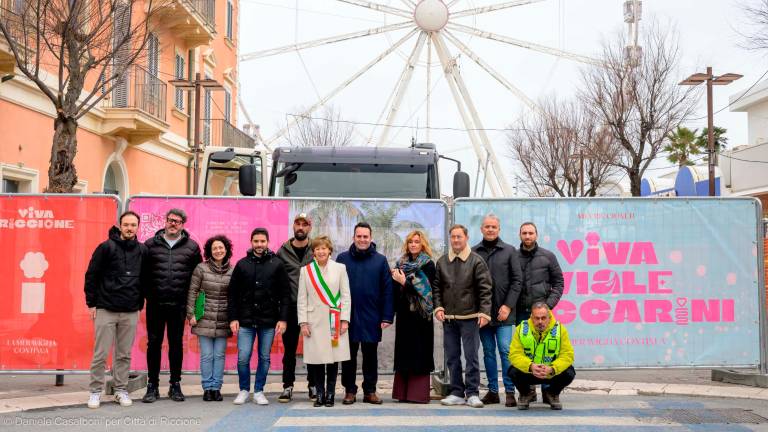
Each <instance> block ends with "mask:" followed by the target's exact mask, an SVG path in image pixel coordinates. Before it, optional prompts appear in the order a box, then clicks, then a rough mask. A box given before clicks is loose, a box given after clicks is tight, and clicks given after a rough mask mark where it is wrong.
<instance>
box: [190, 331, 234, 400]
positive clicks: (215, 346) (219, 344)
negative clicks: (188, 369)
mask: <svg viewBox="0 0 768 432" xmlns="http://www.w3.org/2000/svg"><path fill="white" fill-rule="evenodd" d="M197 341H198V345H200V378H201V379H200V384H202V386H203V390H221V384H222V383H223V382H224V354H225V353H226V350H227V338H225V337H217V338H212V337H208V336H198V337H197Z"/></svg>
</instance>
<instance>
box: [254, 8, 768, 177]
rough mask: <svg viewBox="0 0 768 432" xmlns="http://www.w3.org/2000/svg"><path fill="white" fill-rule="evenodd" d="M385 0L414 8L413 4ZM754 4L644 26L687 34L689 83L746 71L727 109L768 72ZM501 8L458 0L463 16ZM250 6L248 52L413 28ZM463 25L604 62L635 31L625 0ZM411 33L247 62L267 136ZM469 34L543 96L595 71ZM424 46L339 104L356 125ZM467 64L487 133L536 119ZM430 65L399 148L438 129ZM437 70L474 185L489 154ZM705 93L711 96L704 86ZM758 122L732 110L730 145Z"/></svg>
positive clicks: (722, 120) (349, 14) (722, 100)
mask: <svg viewBox="0 0 768 432" xmlns="http://www.w3.org/2000/svg"><path fill="white" fill-rule="evenodd" d="M376 1H377V2H378V3H382V4H388V5H391V6H394V7H397V8H405V6H404V4H403V2H402V1H401V0H376ZM745 1H748V0H644V1H643V2H642V3H643V19H644V22H646V23H647V22H648V21H649V20H652V19H656V20H657V21H659V22H661V23H663V24H669V27H670V28H674V29H675V30H676V31H677V34H678V36H679V39H680V50H681V54H682V57H681V60H680V62H681V71H680V73H681V79H682V78H684V77H685V76H687V75H689V74H691V73H693V72H697V71H703V70H704V68H705V67H706V66H708V65H711V66H713V67H714V71H715V74H720V73H725V72H735V73H740V74H743V75H744V78H743V79H741V80H740V81H738V82H736V83H734V84H732V85H731V86H728V87H719V88H718V87H716V88H715V99H714V101H715V102H714V105H715V110H718V109H720V108H722V107H724V106H726V105H727V104H728V97H729V95H731V94H734V93H736V92H738V91H742V90H746V89H747V88H749V87H750V86H751V85H752V84H754V83H755V82H756V81H757V80H758V79H759V78H760V76H761V75H763V73H764V72H765V71H766V69H768V59H766V57H765V55H764V54H760V53H754V52H750V51H747V50H744V49H743V48H740V47H739V44H740V43H742V42H743V39H742V37H741V36H740V35H739V33H738V31H739V30H740V29H744V25H745V23H746V17H745V16H744V14H743V12H742V9H741V8H740V5H742V4H744V2H745ZM758 1H759V0H752V1H751V2H752V3H757V2H758ZM501 2H502V0H458V2H457V3H456V5H455V6H453V7H452V9H451V10H452V11H458V10H463V9H467V8H471V7H477V6H484V5H489V4H496V3H501ZM240 6H241V15H240V29H241V34H240V53H241V54H247V53H250V52H255V51H260V50H264V49H269V48H275V47H279V46H283V45H287V44H293V43H296V42H303V41H308V40H313V39H318V38H324V37H329V36H335V35H339V34H343V33H349V32H354V31H359V30H364V29H369V28H374V27H379V26H382V25H385V24H391V23H396V22H401V21H405V19H403V18H400V17H397V16H393V15H387V14H383V13H381V12H376V11H371V10H368V9H365V8H362V7H358V6H354V5H349V4H345V3H342V2H340V1H334V0H299V1H296V0H241V3H240ZM458 22H460V23H461V24H464V25H468V26H472V27H476V28H480V29H482V30H486V31H490V32H493V33H498V34H502V35H506V36H510V37H514V38H517V39H522V40H527V41H531V42H536V43H539V44H543V45H548V46H551V47H555V48H561V49H564V50H567V51H570V52H573V53H577V54H583V55H597V53H598V52H599V50H600V44H601V42H602V41H604V40H605V39H607V38H613V37H615V36H616V35H617V34H618V33H620V32H626V26H625V24H624V22H623V0H546V1H542V2H540V3H536V4H531V5H525V6H519V7H515V8H510V9H506V10H504V11H498V12H493V13H489V14H484V15H480V16H477V17H475V18H462V19H461V20H460V21H458ZM641 31H642V23H641ZM406 33H407V30H402V31H395V32H391V33H388V34H386V35H378V36H370V37H367V38H363V39H356V40H351V41H346V42H341V43H336V44H333V45H328V46H323V47H317V48H312V49H307V50H304V51H302V52H301V55H298V54H297V53H296V52H295V51H292V52H288V53H285V54H281V55H277V56H272V57H267V58H261V59H257V60H253V61H247V62H242V63H241V65H240V82H241V91H242V95H243V101H244V103H245V108H246V109H247V111H248V113H249V114H250V116H251V118H252V119H253V120H254V122H255V123H257V124H260V125H261V129H262V136H263V137H264V138H265V139H266V138H268V137H271V136H272V135H274V134H275V133H276V132H277V131H278V130H279V129H280V128H281V127H283V126H285V124H286V122H287V121H288V120H290V118H291V115H292V114H298V113H300V112H301V109H300V108H301V107H308V106H311V105H313V104H314V103H316V102H317V101H318V100H319V98H320V97H321V96H325V95H326V94H328V93H329V92H330V91H331V90H333V89H334V88H335V87H336V86H338V85H339V84H340V83H342V82H343V81H345V80H346V79H348V78H350V77H352V76H353V75H354V74H355V73H356V72H357V71H358V70H360V69H361V68H362V67H363V66H364V65H365V64H367V63H368V62H369V61H371V60H373V59H374V58H376V57H377V56H378V55H379V54H381V53H382V52H383V51H385V50H386V49H387V48H389V47H390V46H392V44H394V43H395V42H396V41H397V40H399V39H400V38H401V37H403V36H404V35H405V34H406ZM457 35H459V34H457ZM461 39H462V40H463V42H464V43H466V44H467V45H468V46H469V47H470V48H471V49H472V50H473V51H475V52H476V53H478V54H479V55H480V56H481V57H482V58H483V59H484V60H485V61H486V62H487V63H489V64H490V65H492V66H493V68H495V69H496V70H497V71H499V72H500V73H501V74H502V75H503V76H504V77H506V78H507V79H508V80H509V81H510V82H512V83H513V84H514V85H516V86H517V87H519V88H520V89H521V90H522V91H523V92H525V93H526V94H527V95H528V96H529V97H531V98H532V99H535V100H540V99H543V98H548V97H553V96H556V97H557V98H558V99H567V98H570V97H572V96H573V95H574V94H575V92H576V90H577V89H578V86H579V84H580V73H579V71H580V69H581V68H583V67H585V66H584V65H583V64H581V63H578V62H575V61H573V60H569V59H564V58H558V57H554V56H551V55H548V54H542V53H538V52H533V51H529V50H527V49H522V48H518V47H514V46H510V45H506V44H503V43H499V42H494V41H488V40H485V39H481V38H477V37H469V36H466V37H464V36H461ZM415 41H416V39H415V38H412V39H410V40H409V41H408V42H406V43H405V44H404V45H403V46H402V47H401V48H400V49H399V50H398V51H396V52H394V53H392V54H391V55H390V56H388V57H387V58H386V59H384V60H383V61H381V62H380V63H379V64H377V65H376V66H375V67H374V68H373V69H371V70H370V71H368V72H367V73H366V74H364V75H363V76H361V77H360V78H359V79H358V80H356V81H355V82H354V83H352V84H351V85H350V86H349V87H347V88H346V89H345V90H344V91H342V92H341V93H340V94H339V95H338V96H336V97H334V98H333V99H331V101H330V102H329V103H330V104H331V105H333V106H334V107H335V108H336V110H337V111H339V112H340V114H341V116H342V117H343V118H344V119H345V120H348V121H350V122H354V123H380V122H381V121H380V115H381V113H382V110H383V109H384V107H385V104H386V102H387V100H388V98H389V96H390V94H391V93H392V90H393V89H394V86H395V84H396V82H397V80H398V78H399V76H400V73H401V72H402V70H403V66H404V64H405V60H406V58H407V56H408V55H409V54H410V52H411V50H412V48H413V46H414V44H415ZM450 50H451V52H452V55H453V56H457V55H459V54H460V52H459V51H458V49H456V48H455V47H453V46H450ZM457 62H458V64H459V65H460V67H461V74H462V76H463V77H464V79H465V81H466V83H467V86H468V88H469V91H470V92H471V95H472V98H473V100H474V102H475V104H476V106H477V108H478V111H479V113H480V116H481V118H482V122H483V126H484V127H485V128H488V129H504V128H506V127H507V126H508V125H509V124H510V123H511V122H513V121H514V120H515V119H516V118H517V117H518V116H519V115H520V114H521V113H524V112H525V109H524V105H523V104H521V102H520V101H519V100H517V99H516V98H515V97H514V96H513V95H512V94H511V93H509V92H508V91H507V90H506V89H505V88H504V87H502V86H501V85H500V84H499V83H498V82H496V81H495V80H494V79H492V78H491V77H490V76H489V75H488V74H487V73H486V72H485V71H483V70H482V69H480V68H479V67H478V66H477V65H476V64H475V63H474V62H473V61H472V60H471V59H469V58H467V57H466V56H463V55H460V56H459V57H458V59H457ZM426 65H427V64H426V51H425V53H424V54H423V56H422V61H421V64H420V66H419V67H418V68H417V69H416V70H415V73H414V77H413V80H412V81H411V85H410V87H409V90H408V93H407V94H406V97H405V100H404V101H403V104H402V106H401V110H400V112H399V115H398V117H397V119H396V120H395V124H396V125H402V126H409V128H394V129H393V130H392V133H391V135H390V140H391V142H392V143H393V145H397V146H403V147H405V146H408V145H409V144H410V141H411V138H412V137H414V136H416V138H417V140H418V141H426V132H425V131H424V130H423V129H421V130H418V131H417V130H416V125H419V126H421V127H424V126H426V123H427V115H426V104H425V103H424V102H425V99H426V94H427V85H426V76H427V73H426V70H427V67H426ZM431 70H432V74H431V75H432V88H433V91H432V92H431V102H432V116H431V126H432V127H434V128H455V129H458V130H433V131H432V132H431V136H430V141H432V142H434V143H436V144H437V146H438V150H439V151H440V152H441V153H443V154H447V155H448V156H451V157H457V158H459V159H461V160H462V161H463V162H464V169H465V170H466V171H468V172H469V173H470V175H471V178H472V181H473V185H474V180H475V172H476V168H477V157H476V156H475V154H474V152H473V150H472V147H471V145H470V142H469V139H468V137H467V134H466V132H464V131H462V130H461V129H462V128H463V127H464V125H463V123H462V121H461V118H460V116H459V114H458V111H457V109H456V107H455V105H454V102H453V99H452V96H451V93H450V91H449V88H448V86H447V83H446V81H445V78H444V77H443V74H442V70H441V68H440V67H438V65H437V59H436V56H435V55H434V54H433V67H432V69H431ZM701 91H702V92H703V91H704V87H703V86H702V88H701ZM700 105H701V108H700V112H699V114H698V117H702V116H705V115H706V105H705V99H704V98H703V97H702V99H701V104H700ZM240 121H241V122H243V121H244V117H243V116H240ZM746 122H747V120H746V114H745V113H731V112H729V111H728V110H724V111H723V112H722V113H720V114H718V115H717V116H716V117H715V124H716V125H718V126H722V127H725V128H727V129H728V134H727V136H728V137H729V143H730V146H735V145H741V144H746V143H747V123H746ZM705 125H706V119H705V118H703V119H699V120H694V121H691V122H690V123H689V124H688V126H690V127H698V128H700V127H703V126H705ZM355 130H356V132H355V139H356V140H357V142H358V143H359V144H361V145H362V144H364V143H365V141H366V140H367V137H368V136H370V134H371V133H372V126H369V125H365V124H357V125H356V126H355ZM380 133H381V128H378V129H377V131H376V133H375V135H374V136H379V135H380ZM488 133H489V138H490V139H491V141H492V145H493V146H494V149H495V150H496V153H497V155H498V157H499V158H500V159H502V160H503V161H504V163H505V164H507V165H508V166H509V167H510V169H509V171H510V173H509V175H508V180H509V182H510V183H511V184H512V183H514V177H515V176H514V173H513V172H512V168H511V167H512V164H511V163H510V162H509V150H508V149H507V147H506V139H505V132H504V131H503V130H493V131H489V132H488ZM667 165H670V164H669V163H668V162H666V161H664V160H662V161H660V162H658V163H657V164H656V165H655V166H656V167H663V166H667ZM441 169H442V177H443V180H444V184H449V183H450V181H445V180H449V179H450V176H451V175H452V171H453V169H454V168H453V167H451V166H450V165H441ZM657 172H663V170H661V171H657ZM449 187H450V186H448V188H449ZM445 189H447V188H444V190H445Z"/></svg>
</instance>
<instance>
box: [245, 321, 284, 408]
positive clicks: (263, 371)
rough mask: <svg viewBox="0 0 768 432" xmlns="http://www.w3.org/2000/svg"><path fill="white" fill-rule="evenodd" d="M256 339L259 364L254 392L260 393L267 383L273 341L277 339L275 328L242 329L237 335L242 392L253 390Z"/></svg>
mask: <svg viewBox="0 0 768 432" xmlns="http://www.w3.org/2000/svg"><path fill="white" fill-rule="evenodd" d="M256 337H258V342H259V364H258V367H257V368H256V377H255V378H254V380H253V391H254V392H255V393H258V392H260V391H264V384H266V383H267V372H269V353H270V351H271V350H272V341H273V340H274V339H275V328H274V327H262V326H256V327H240V331H239V332H238V334H237V376H238V378H239V379H240V390H247V391H250V390H251V353H252V352H253V342H254V339H255V338H256Z"/></svg>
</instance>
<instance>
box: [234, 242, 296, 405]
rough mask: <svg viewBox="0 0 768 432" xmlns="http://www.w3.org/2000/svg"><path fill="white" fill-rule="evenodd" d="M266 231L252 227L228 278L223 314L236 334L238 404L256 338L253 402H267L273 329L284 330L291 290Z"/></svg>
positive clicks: (244, 396)
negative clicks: (243, 251)
mask: <svg viewBox="0 0 768 432" xmlns="http://www.w3.org/2000/svg"><path fill="white" fill-rule="evenodd" d="M268 246H269V232H267V230H266V229H265V228H256V229H254V230H253V232H252V233H251V249H250V250H248V254H247V255H246V256H245V258H242V259H241V260H240V261H238V262H237V265H236V266H235V269H234V270H233V271H232V278H231V279H230V280H229V290H228V292H227V296H228V299H227V316H228V318H229V326H230V328H231V329H232V333H234V334H235V335H237V376H238V378H239V381H240V392H239V393H238V394H237V397H236V398H235V400H234V403H235V404H236V405H242V404H244V403H245V402H246V401H247V400H248V396H249V395H250V391H251V354H252V353H253V343H254V341H255V340H258V344H259V348H258V350H259V353H258V355H259V364H258V368H257V369H256V377H255V378H254V384H253V388H254V391H253V402H254V403H256V404H257V405H268V404H269V401H268V400H267V397H266V396H265V395H264V385H265V384H266V382H267V373H268V372H269V364H270V352H271V349H272V341H273V340H274V338H275V332H277V333H278V334H282V333H283V332H284V331H285V327H286V320H287V319H288V308H289V307H290V304H291V291H290V289H291V288H290V285H289V282H288V273H287V272H286V271H285V266H284V265H283V262H282V261H281V260H280V258H278V257H277V255H275V254H274V253H273V252H272V251H270V250H269V248H268Z"/></svg>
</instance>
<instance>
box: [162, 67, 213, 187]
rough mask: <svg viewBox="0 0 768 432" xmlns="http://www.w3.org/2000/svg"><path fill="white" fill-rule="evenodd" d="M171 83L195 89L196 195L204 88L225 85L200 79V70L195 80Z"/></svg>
mask: <svg viewBox="0 0 768 432" xmlns="http://www.w3.org/2000/svg"><path fill="white" fill-rule="evenodd" d="M169 83H170V84H171V85H172V86H174V87H176V88H177V89H181V90H186V91H193V90H194V92H195V118H194V120H193V121H194V129H195V138H194V143H193V144H192V155H193V156H192V157H193V161H192V164H193V168H192V170H193V178H194V180H193V182H194V185H193V186H192V190H193V191H194V195H197V194H198V183H199V182H200V153H201V152H202V151H203V150H202V148H201V147H202V144H201V142H200V104H201V102H200V100H201V98H202V93H203V89H206V90H209V91H213V90H224V87H223V86H222V85H221V84H219V83H218V82H217V81H216V80H213V79H209V78H206V79H202V80H201V79H200V72H197V73H195V79H194V81H191V80H183V79H180V80H171V81H169Z"/></svg>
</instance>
